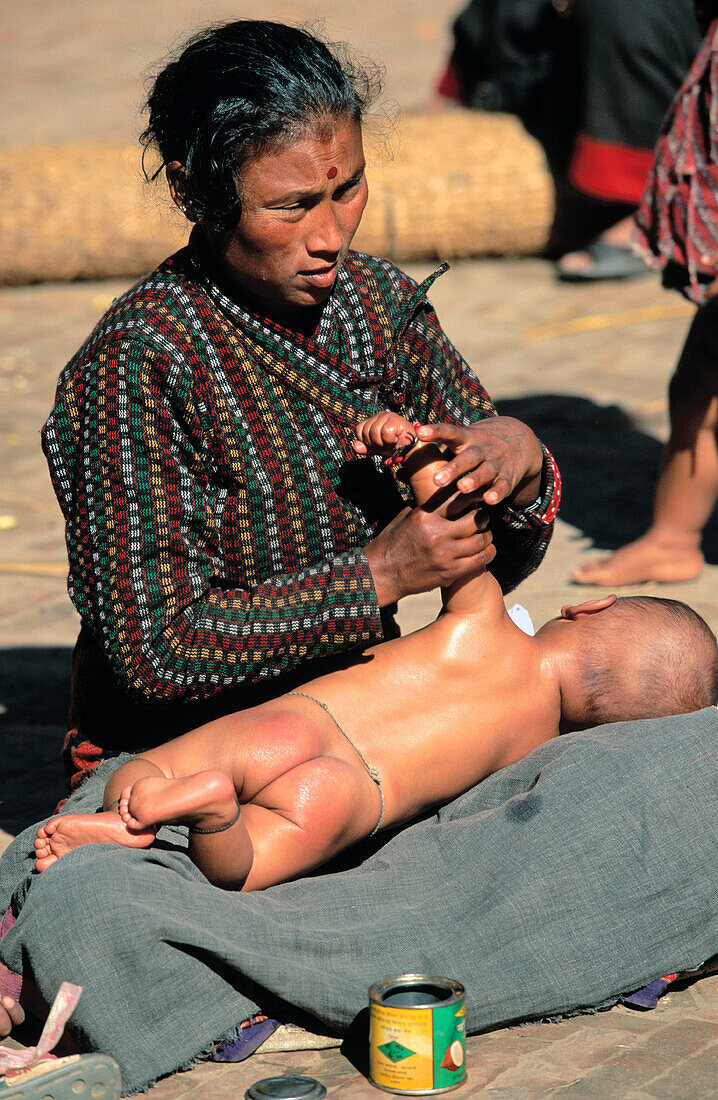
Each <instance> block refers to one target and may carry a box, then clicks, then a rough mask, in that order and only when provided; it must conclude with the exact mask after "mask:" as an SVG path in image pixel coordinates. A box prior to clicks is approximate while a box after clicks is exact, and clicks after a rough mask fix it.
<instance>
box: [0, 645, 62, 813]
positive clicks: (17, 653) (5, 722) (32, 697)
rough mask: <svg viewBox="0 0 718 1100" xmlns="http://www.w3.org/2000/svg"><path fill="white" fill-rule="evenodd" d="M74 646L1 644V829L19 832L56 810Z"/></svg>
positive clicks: (60, 786) (60, 784) (60, 787)
mask: <svg viewBox="0 0 718 1100" xmlns="http://www.w3.org/2000/svg"><path fill="white" fill-rule="evenodd" d="M71 668H72V649H71V647H70V646H54V647H47V648H45V647H41V646H38V647H35V646H27V647H23V648H17V649H3V650H0V703H2V706H3V713H2V715H0V829H4V830H5V831H6V832H8V833H12V834H17V833H18V832H20V830H21V829H24V828H25V827H26V826H27V825H31V824H33V823H34V822H35V821H39V820H40V819H41V818H43V817H47V816H48V815H49V814H51V813H52V811H53V809H54V808H55V805H56V804H57V802H58V800H59V799H60V798H62V797H63V795H64V793H65V791H64V786H63V778H62V766H61V763H60V749H61V747H62V739H63V737H64V735H65V731H66V729H67V711H68V706H69V698H70V671H71Z"/></svg>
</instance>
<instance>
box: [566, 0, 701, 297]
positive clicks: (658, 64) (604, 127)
mask: <svg viewBox="0 0 718 1100" xmlns="http://www.w3.org/2000/svg"><path fill="white" fill-rule="evenodd" d="M567 23H568V24H569V26H570V30H571V33H570V35H568V36H567V44H566V45H567V48H568V49H569V50H572V51H574V53H575V55H576V58H575V62H576V64H575V81H576V91H577V94H578V96H579V98H580V105H579V115H580V117H579V122H578V133H577V135H576V140H575V144H574V146H573V151H572V154H571V157H570V161H569V164H568V169H567V173H566V176H567V181H566V182H567V186H565V187H564V188H561V191H560V193H559V195H558V203H557V216H556V223H555V226H554V232H553V239H554V245H553V250H554V252H555V254H559V253H560V252H561V251H562V249H561V243H562V240H563V241H569V240H571V239H573V240H574V242H575V244H576V245H578V246H579V247H576V248H574V249H573V250H572V251H570V252H566V253H564V254H563V255H561V257H560V259H559V260H558V263H557V271H558V274H559V276H560V277H561V278H563V279H570V280H584V279H588V280H594V279H597V278H620V277H621V276H623V277H629V276H631V275H636V274H640V273H642V272H644V271H645V270H646V269H645V268H644V267H643V265H642V261H640V260H639V259H638V258H637V257H635V256H634V255H633V254H632V252H631V250H630V242H631V234H632V229H633V221H632V214H633V211H634V210H635V208H636V207H637V206H638V203H639V202H640V199H641V197H642V194H643V189H644V186H645V182H646V176H647V174H648V171H649V169H650V167H651V165H652V162H653V146H654V144H655V141H656V138H657V137H658V132H659V129H660V125H661V122H662V120H663V117H664V115H665V113H666V110H667V109H668V107H669V105H670V103H671V101H672V99H673V97H674V95H675V93H676V92H677V90H678V88H679V87H680V84H681V82H682V80H683V78H684V76H685V74H686V73H687V71H688V69H689V67H690V64H691V62H692V60H693V57H694V55H695V53H696V51H697V50H698V47H699V46H700V40H701V36H700V31H699V28H698V24H697V22H696V18H695V14H694V9H693V4H692V0H672V3H670V4H665V3H664V2H663V0H634V3H631V4H626V3H625V0H576V2H575V3H574V4H573V5H572V6H571V8H570V10H569V13H568V15H567ZM557 106H560V105H557Z"/></svg>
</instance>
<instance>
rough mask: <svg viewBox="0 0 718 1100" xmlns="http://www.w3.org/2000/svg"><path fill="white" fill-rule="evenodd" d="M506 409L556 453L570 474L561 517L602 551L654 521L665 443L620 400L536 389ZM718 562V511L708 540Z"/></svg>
mask: <svg viewBox="0 0 718 1100" xmlns="http://www.w3.org/2000/svg"><path fill="white" fill-rule="evenodd" d="M497 407H498V409H499V412H500V413H501V414H502V415H504V416H514V417H516V418H517V419H518V420H523V421H525V422H526V423H527V424H528V425H529V426H530V427H531V428H533V430H534V431H535V432H536V434H537V436H538V437H539V439H541V440H542V441H543V442H544V443H545V444H546V446H547V447H548V449H549V450H550V451H551V453H552V454H553V456H554V458H555V459H556V461H557V463H558V465H559V468H560V470H561V476H562V478H563V496H562V499H561V510H560V513H559V514H560V516H561V519H563V520H564V521H565V522H566V523H569V524H570V525H571V526H572V527H577V528H578V529H579V530H580V531H581V532H583V534H584V535H587V536H588V537H589V538H590V539H591V540H592V542H593V543H594V544H595V545H596V546H598V547H601V548H602V549H605V550H615V549H616V548H617V547H619V546H623V545H624V544H625V543H627V542H631V541H632V540H633V539H635V538H638V536H639V535H641V534H643V532H644V531H645V530H646V528H647V527H648V525H649V523H650V520H651V509H652V503H653V490H654V486H655V483H656V478H657V476H658V468H659V464H660V458H661V451H662V444H661V443H660V442H659V440H657V439H655V438H654V437H653V436H651V435H648V434H647V433H646V432H645V431H644V430H643V429H642V428H640V427H637V426H636V424H635V423H634V422H633V421H632V419H631V417H630V416H629V415H628V413H627V412H626V411H625V409H622V408H620V407H619V406H618V405H598V404H596V402H594V401H591V400H590V399H589V398H586V397H579V396H575V395H571V394H568V395H567V394H553V393H542V394H530V395H527V396H526V397H517V398H511V399H507V400H505V401H498V402H497ZM704 552H705V554H706V559H707V560H708V561H709V562H710V563H711V564H716V563H718V515H716V514H714V516H713V519H712V520H711V522H710V524H709V525H708V527H707V529H706V532H705V538H704Z"/></svg>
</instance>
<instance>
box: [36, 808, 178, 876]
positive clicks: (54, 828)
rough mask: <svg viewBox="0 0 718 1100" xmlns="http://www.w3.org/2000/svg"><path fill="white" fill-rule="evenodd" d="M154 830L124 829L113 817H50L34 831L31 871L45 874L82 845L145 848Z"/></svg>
mask: <svg viewBox="0 0 718 1100" xmlns="http://www.w3.org/2000/svg"><path fill="white" fill-rule="evenodd" d="M155 832H156V829H142V830H141V831H137V830H131V829H128V827H127V825H126V824H125V823H124V821H123V820H122V818H120V817H118V816H117V814H116V813H115V812H114V811H112V812H107V811H105V812H104V813H100V814H65V815H64V816H63V817H52V818H50V820H49V821H48V822H47V824H46V825H41V826H40V828H39V829H38V830H37V834H36V839H35V868H36V870H38V871H46V870H47V868H48V867H51V866H52V864H53V863H57V861H58V859H59V858H60V856H64V855H65V854H66V853H67V852H70V851H72V849H73V848H79V847H80V845H82V844H122V845H124V847H125V848H148V847H149V846H150V844H151V843H152V841H153V840H154V839H155Z"/></svg>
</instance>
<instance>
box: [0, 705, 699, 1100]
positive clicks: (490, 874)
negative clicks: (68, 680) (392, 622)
mask: <svg viewBox="0 0 718 1100" xmlns="http://www.w3.org/2000/svg"><path fill="white" fill-rule="evenodd" d="M453 747H454V751H456V752H460V751H461V739H460V737H458V736H457V738H456V740H455V742H454V746H453ZM109 770H111V769H110V768H109V767H108V765H103V770H102V772H100V771H99V769H98V772H97V773H96V774H95V775H93V776H92V777H91V778H90V779H89V780H88V781H87V782H86V783H85V785H84V786H83V787H82V788H81V790H80V791H79V792H78V793H77V794H76V795H75V796H73V798H72V799H71V800H70V801H69V802H68V804H67V807H66V809H67V811H75V812H78V811H80V812H87V811H93V810H94V809H96V808H97V807H98V805H99V803H100V799H101V792H102V787H103V784H104V781H105V779H106V777H107V775H108V774H109ZM717 779H718V712H717V711H716V710H714V709H712V708H711V709H708V710H704V711H700V712H698V713H696V714H692V715H685V716H682V717H678V718H669V719H658V720H654V721H650V722H633V723H624V724H621V725H614V726H605V727H603V728H601V729H597V730H590V731H588V732H585V733H580V734H572V735H569V736H565V737H561V738H557V739H555V740H553V741H550V742H548V743H547V744H545V745H543V746H541V747H540V748H539V749H537V750H536V751H535V752H534V753H532V754H531V755H530V756H529V757H527V758H526V759H525V760H522V761H520V762H519V763H517V764H514V765H513V766H511V767H509V768H506V769H504V770H503V771H501V772H499V773H497V774H496V775H494V776H492V777H491V778H489V779H487V780H486V781H484V782H483V783H481V784H479V786H477V787H475V788H473V789H472V790H470V791H468V792H467V793H466V794H464V795H462V796H461V797H459V798H457V799H456V800H455V801H453V802H452V803H451V804H450V805H448V806H446V807H444V808H443V809H441V810H440V811H439V812H438V813H436V814H434V815H433V816H431V817H428V818H426V819H425V820H422V821H420V822H417V823H415V824H413V825H411V826H410V827H408V828H406V829H405V830H403V831H402V832H400V833H398V834H396V835H394V836H393V837H391V838H390V839H388V840H384V842H382V838H381V837H378V838H376V840H375V842H374V844H373V845H372V846H371V847H370V848H365V849H364V850H363V851H362V853H361V858H357V859H356V861H355V864H354V865H352V866H349V867H348V868H346V869H342V870H341V871H332V872H331V873H326V874H320V875H317V876H315V877H313V878H307V879H302V880H299V881H296V882H290V883H286V884H283V885H281V886H275V887H272V888H271V889H269V890H265V891H264V892H262V893H255V894H233V893H229V892H225V891H223V890H220V889H217V888H215V887H213V886H210V885H209V883H208V882H207V881H206V880H205V879H204V878H203V876H202V875H201V874H200V872H199V871H198V870H197V869H196V868H195V867H194V866H193V865H192V863H191V862H190V861H189V859H188V857H187V855H186V851H185V846H186V834H185V832H184V830H181V829H179V828H175V829H163V830H162V831H161V834H160V836H159V838H158V841H157V842H156V844H155V845H154V846H153V847H152V848H150V849H146V850H141V851H137V850H129V849H125V848H121V847H114V846H110V845H88V846H86V847H83V848H79V849H76V850H75V851H73V852H70V853H69V854H68V855H66V856H64V857H63V858H62V859H60V860H59V861H58V863H56V864H55V865H53V866H52V867H51V868H49V869H48V870H47V871H45V872H44V873H43V874H35V873H33V874H29V873H28V872H29V870H30V866H31V864H30V853H31V849H32V839H33V830H27V831H26V832H24V833H22V834H21V835H20V836H19V837H18V838H17V839H16V840H15V841H14V842H13V844H12V845H11V846H10V848H9V849H8V851H7V852H6V854H5V855H4V856H3V858H2V860H0V910H1V909H2V907H4V906H5V905H6V903H7V902H9V901H10V898H11V895H13V894H14V899H13V905H14V908H15V910H16V911H17V914H18V917H17V921H16V923H15V925H14V927H13V928H12V929H11V930H10V932H9V933H8V934H7V935H6V936H5V938H4V939H3V940H2V943H1V944H0V957H1V958H2V961H3V962H4V963H5V964H6V965H7V966H9V967H10V968H11V969H14V970H20V969H22V970H23V971H24V972H25V974H26V975H27V976H28V977H33V978H34V979H35V981H36V982H37V984H38V986H39V988H40V991H41V993H42V995H43V996H44V998H45V999H46V1000H47V1001H52V999H53V997H54V995H55V992H56V991H57V988H58V986H59V985H60V983H61V982H62V981H63V980H68V981H71V982H76V983H78V984H79V985H81V986H83V987H84V993H83V996H82V998H81V1000H80V1003H79V1005H78V1007H77V1009H76V1012H75V1017H74V1023H75V1025H76V1027H77V1028H78V1030H79V1031H80V1033H81V1034H82V1035H83V1036H84V1039H85V1041H86V1042H88V1043H89V1045H90V1046H91V1047H92V1048H94V1049H97V1050H101V1051H104V1052H105V1053H107V1054H110V1055H112V1057H114V1058H115V1059H116V1060H117V1062H118V1063H119V1065H120V1068H121V1070H122V1078H123V1084H124V1090H125V1092H126V1093H130V1092H133V1091H137V1090H140V1089H143V1088H145V1087H147V1086H148V1085H149V1084H150V1083H151V1082H153V1081H154V1080H156V1079H157V1078H158V1077H160V1076H161V1075H163V1074H166V1073H169V1072H171V1071H173V1070H176V1069H178V1068H179V1067H181V1066H186V1065H188V1064H190V1063H191V1062H192V1061H193V1060H194V1059H195V1058H197V1057H198V1056H200V1055H201V1054H202V1052H204V1051H206V1050H207V1049H208V1048H210V1047H211V1044H212V1042H213V1041H214V1040H217V1039H219V1038H221V1037H224V1036H227V1035H229V1034H231V1033H232V1031H233V1028H234V1027H235V1025H237V1024H238V1023H239V1022H240V1021H241V1020H243V1019H245V1018H246V1017H248V1016H251V1015H252V1014H253V1013H255V1012H256V1011H257V1010H258V1009H260V1008H261V1009H264V1010H266V1011H269V1012H270V1014H273V1015H278V1014H279V1015H281V1014H282V1013H284V1014H287V1013H290V1014H291V1011H292V1006H294V1007H296V1008H299V1009H301V1010H304V1011H305V1012H308V1013H309V1014H311V1015H312V1016H313V1017H316V1018H318V1019H319V1020H320V1021H322V1022H323V1023H324V1024H325V1025H327V1026H328V1027H329V1028H331V1029H335V1030H337V1031H339V1032H344V1031H346V1030H347V1029H349V1028H350V1026H351V1025H352V1022H353V1021H354V1020H355V1018H356V1017H357V1015H358V1014H359V1013H360V1012H361V1011H362V1009H364V1008H365V1006H366V1004H367V988H368V987H369V985H370V984H371V983H372V982H374V981H377V980H378V979H381V978H384V977H387V976H391V975H396V974H401V973H403V972H407V971H418V972H423V973H429V974H435V975H447V976H450V977H454V978H458V979H459V980H460V981H462V982H463V983H464V984H465V985H466V989H467V1017H466V1018H467V1025H468V1030H469V1031H470V1032H477V1031H479V1030H482V1029H484V1028H488V1027H492V1026H496V1025H499V1024H503V1023H506V1022H508V1021H517V1020H522V1019H535V1018H542V1017H548V1016H557V1015H561V1014H565V1013H573V1012H576V1011H581V1010H587V1009H591V1008H592V1007H595V1006H603V1005H609V1004H611V1003H614V1002H615V1001H616V1000H617V999H618V998H619V997H620V995H621V994H622V993H624V992H627V991H630V990H632V989H636V988H638V987H640V986H642V985H645V984H646V983H647V982H649V981H651V980H652V979H654V978H656V977H659V976H660V975H662V974H664V973H667V972H669V971H676V970H690V969H693V968H696V967H698V966H700V964H702V963H703V962H704V961H705V960H706V959H707V958H709V957H710V956H711V955H713V954H715V953H716V952H717V951H718V830H717V829H716V821H717V820H718V816H717V813H718V782H717Z"/></svg>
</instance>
